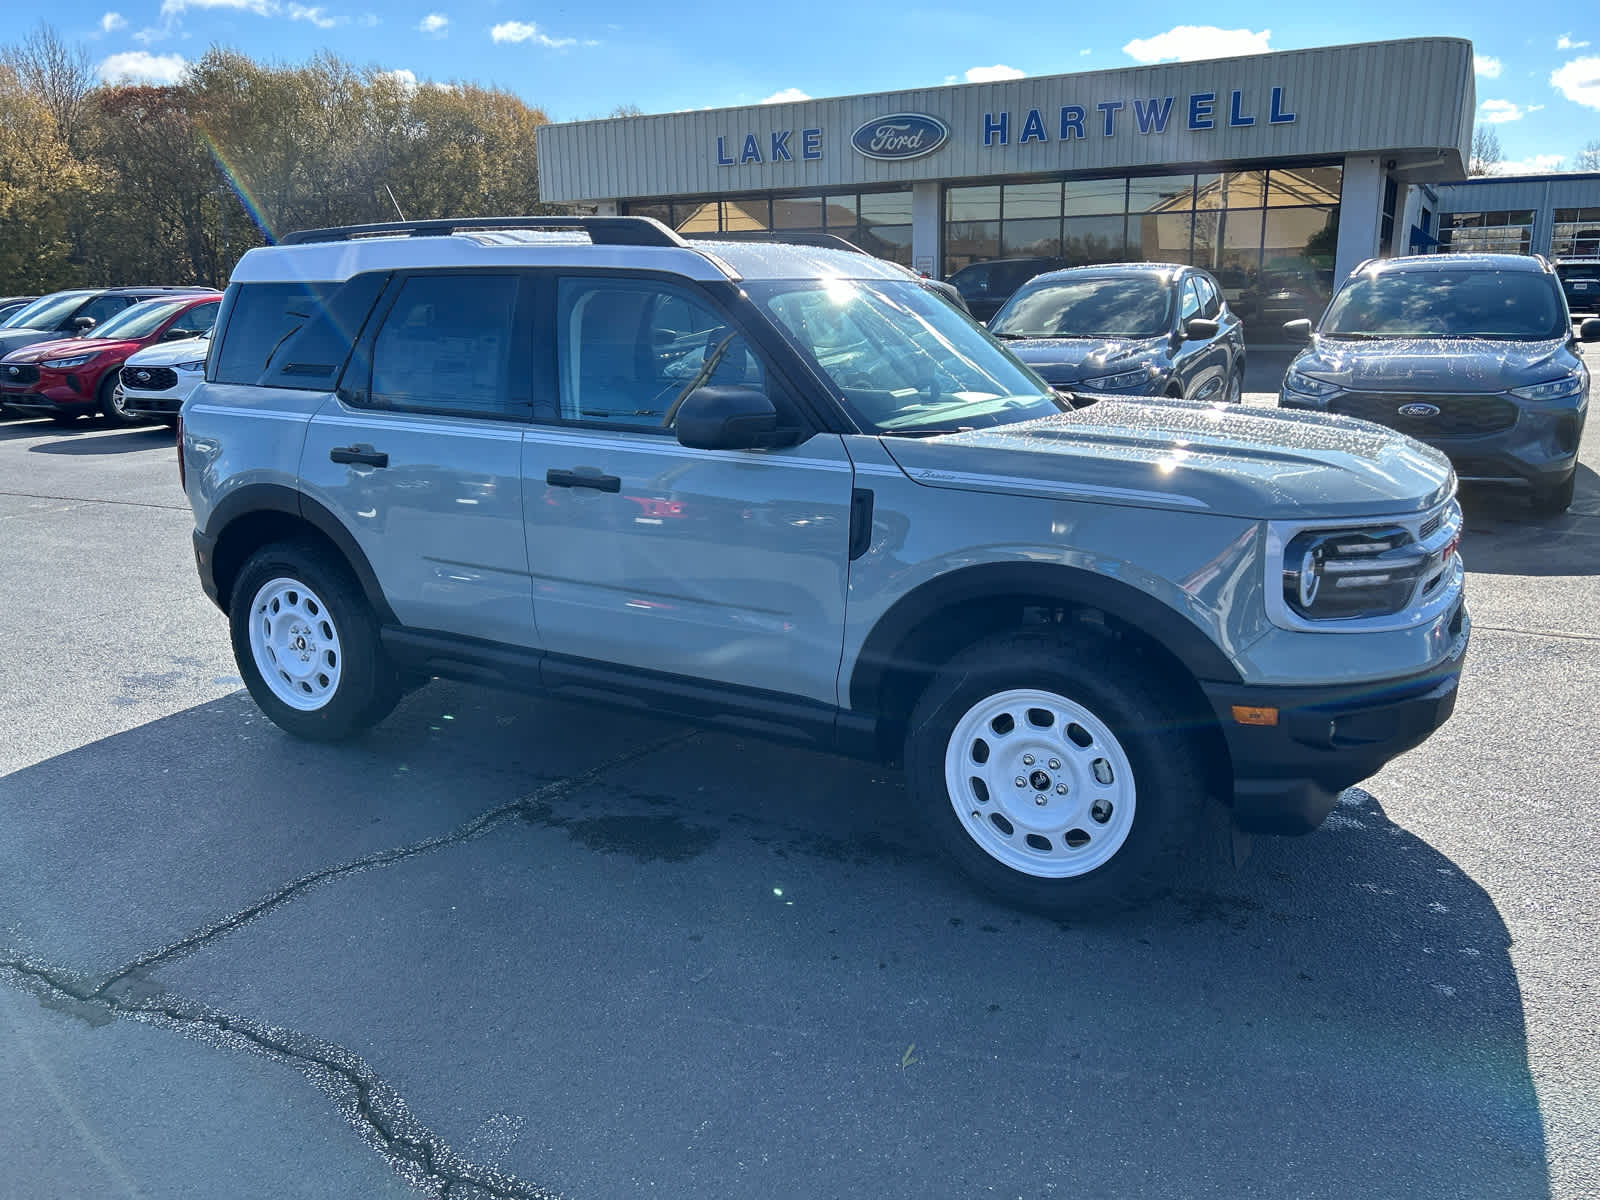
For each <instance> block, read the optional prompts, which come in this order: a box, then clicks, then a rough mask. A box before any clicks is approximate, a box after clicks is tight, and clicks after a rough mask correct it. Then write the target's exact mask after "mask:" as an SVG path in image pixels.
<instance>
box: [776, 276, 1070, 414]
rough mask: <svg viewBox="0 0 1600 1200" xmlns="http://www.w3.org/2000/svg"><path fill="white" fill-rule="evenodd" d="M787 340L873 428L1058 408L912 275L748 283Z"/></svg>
mask: <svg viewBox="0 0 1600 1200" xmlns="http://www.w3.org/2000/svg"><path fill="white" fill-rule="evenodd" d="M746 286H747V289H748V291H749V292H750V294H751V295H752V296H753V297H754V298H755V300H756V302H757V303H758V304H760V305H761V306H762V307H763V308H765V310H766V311H767V312H768V313H770V314H771V315H772V316H773V318H775V320H776V322H777V324H778V326H779V327H780V328H781V329H782V330H783V332H784V333H785V334H786V336H787V337H788V339H789V341H790V342H791V343H793V344H794V345H795V346H797V347H798V348H799V349H800V350H801V351H802V352H803V353H804V354H805V355H807V356H808V357H809V358H810V359H811V360H812V361H813V362H815V364H816V365H817V367H818V368H819V369H820V370H821V371H822V373H823V374H824V375H825V376H827V378H828V379H829V380H830V381H831V382H832V383H833V385H834V387H835V388H837V389H838V392H839V395H840V397H841V398H842V399H843V401H844V404H845V406H846V407H847V408H848V409H849V410H850V413H851V415H852V416H853V417H854V418H855V419H856V421H857V423H858V424H860V425H861V427H862V428H863V429H866V430H869V431H871V432H875V433H894V434H901V433H904V434H919V433H921V434H927V433H936V432H945V431H950V430H956V429H977V428H982V427H985V426H992V425H1009V424H1012V423H1013V422H1017V421H1030V420H1033V419H1035V418H1037V417H1047V416H1052V415H1054V414H1056V413H1059V412H1062V411H1064V409H1065V405H1064V404H1063V403H1062V402H1061V401H1060V400H1059V399H1057V397H1056V395H1055V393H1054V392H1052V391H1051V390H1050V386H1049V385H1048V384H1047V383H1045V382H1044V381H1043V380H1042V379H1040V378H1039V377H1038V376H1037V375H1035V374H1034V373H1033V372H1032V371H1031V370H1029V369H1028V368H1027V367H1025V366H1023V365H1022V364H1021V363H1019V362H1018V361H1017V360H1016V359H1015V358H1013V357H1012V356H1011V355H1010V354H1009V353H1008V352H1007V351H1006V350H1005V349H1004V347H1002V346H1000V345H999V344H998V343H996V342H995V341H994V340H993V339H992V338H990V337H989V336H988V335H987V334H986V333H985V332H984V330H983V327H982V326H980V325H978V324H977V323H976V322H974V321H973V320H972V318H971V317H969V316H967V315H966V314H965V313H962V312H958V311H957V310H956V309H955V308H953V307H952V306H951V305H949V304H947V303H946V302H945V301H943V300H941V299H940V298H939V297H937V296H935V295H933V294H932V293H930V292H928V291H926V290H925V289H923V288H922V287H920V286H919V285H918V284H917V283H915V282H914V281H912V280H909V279H907V280H904V281H899V280H881V279H859V280H856V279H827V280H805V281H801V282H794V281H785V282H776V283H765V284H758V283H751V284H747V285H746Z"/></svg>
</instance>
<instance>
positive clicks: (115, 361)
mask: <svg viewBox="0 0 1600 1200" xmlns="http://www.w3.org/2000/svg"><path fill="white" fill-rule="evenodd" d="M221 304H222V296H221V295H220V294H219V293H217V292H201V293H198V294H194V295H186V296H174V297H170V298H163V299H160V300H146V301H144V302H143V303H141V304H135V305H133V307H131V308H127V309H124V310H123V311H122V312H120V313H118V314H117V315H116V316H114V317H112V318H111V319H110V320H108V321H106V322H105V323H104V324H102V325H98V326H96V327H95V329H94V331H93V332H91V333H89V334H86V335H85V336H83V337H75V338H62V339H60V340H59V341H52V342H35V343H33V344H32V345H31V346H24V347H22V348H21V349H20V350H13V351H12V352H11V353H10V354H8V355H6V356H5V357H4V358H3V359H0V404H3V406H4V408H5V409H6V411H7V412H15V413H21V414H24V415H28V416H45V417H49V418H50V419H51V420H53V421H55V422H56V423H57V424H60V425H68V424H71V423H72V422H73V421H76V420H77V419H78V418H79V417H84V416H91V415H93V414H94V413H95V412H97V411H98V412H101V413H103V414H104V415H105V417H106V419H107V420H108V421H111V422H113V423H114V424H118V425H134V424H137V423H138V421H139V418H137V417H131V416H129V415H127V414H126V413H124V412H123V411H122V406H121V399H122V390H121V388H120V386H119V385H118V379H117V375H118V372H119V371H120V370H121V369H122V364H123V363H124V362H125V361H126V360H127V358H128V356H129V355H130V354H133V353H134V352H135V351H138V350H143V349H144V348H145V347H146V346H153V345H155V344H157V343H158V342H171V341H177V340H179V339H181V338H199V337H200V335H201V334H204V333H206V332H207V331H208V330H209V329H210V328H211V326H212V324H213V323H214V322H215V321H216V319H217V309H218V308H219V307H220V306H221ZM196 346H197V347H201V343H199V342H196ZM196 352H197V353H198V354H200V355H201V356H202V357H203V356H204V349H203V347H201V348H200V349H197V351H196Z"/></svg>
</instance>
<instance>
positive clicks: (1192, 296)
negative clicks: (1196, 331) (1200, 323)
mask: <svg viewBox="0 0 1600 1200" xmlns="http://www.w3.org/2000/svg"><path fill="white" fill-rule="evenodd" d="M1182 303H1183V307H1182V309H1181V310H1180V311H1179V313H1178V327H1179V328H1180V329H1181V328H1182V327H1183V326H1184V325H1187V324H1188V323H1189V319H1190V318H1191V317H1198V316H1199V315H1200V293H1199V292H1197V291H1196V290H1195V286H1194V276H1192V275H1191V276H1190V277H1189V278H1188V279H1186V280H1184V281H1183V298H1182Z"/></svg>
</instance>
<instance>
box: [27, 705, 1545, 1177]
mask: <svg viewBox="0 0 1600 1200" xmlns="http://www.w3.org/2000/svg"><path fill="white" fill-rule="evenodd" d="M0 810H3V811H4V813H5V821H4V823H3V827H0V943H5V944H3V945H0V958H10V959H12V960H15V959H16V958H17V956H18V952H19V951H20V952H21V953H22V954H23V955H25V956H26V957H27V958H28V960H29V961H30V962H31V963H33V964H35V965H39V964H44V965H46V966H48V967H49V969H50V970H52V971H55V972H56V973H57V974H58V975H59V976H60V977H61V978H63V979H73V980H78V981H80V986H81V988H83V989H85V990H92V988H93V987H94V986H95V984H96V981H99V982H104V980H105V979H107V978H108V973H110V974H115V973H116V972H115V970H114V968H116V967H117V966H118V964H124V965H125V964H129V963H137V964H139V965H138V967H137V969H135V970H131V971H128V970H124V971H123V973H122V974H121V975H120V976H119V982H118V984H117V985H116V986H115V987H112V988H110V989H108V990H107V991H106V992H104V993H102V994H103V995H108V996H112V997H116V996H120V995H125V994H136V995H142V996H152V995H156V996H162V997H165V998H166V1001H165V1002H168V1003H175V1002H176V1001H175V1000H174V999H173V998H178V999H181V1000H182V1002H183V1003H185V1004H190V1005H200V1006H206V1008H207V1011H215V1012H226V1013H231V1014H235V1015H237V1016H238V1017H240V1018H242V1019H245V1020H248V1021H254V1022H258V1023H263V1024H265V1025H268V1026H271V1027H273V1028H276V1029H289V1030H293V1031H296V1033H297V1035H301V1036H304V1037H305V1038H308V1039H314V1040H315V1041H316V1044H318V1045H324V1046H330V1047H335V1048H342V1052H344V1053H346V1054H348V1055H352V1056H359V1059H360V1060H361V1062H362V1063H364V1064H365V1067H366V1069H369V1070H370V1071H371V1072H372V1073H373V1074H374V1076H375V1078H377V1079H379V1080H381V1081H382V1083H383V1085H384V1086H385V1087H387V1088H390V1089H393V1092H394V1094H396V1095H398V1096H399V1097H401V1098H403V1101H404V1106H405V1108H406V1110H407V1111H408V1112H409V1114H411V1119H414V1120H416V1121H419V1122H421V1123H422V1124H423V1125H425V1126H427V1128H428V1129H429V1130H431V1136H434V1137H436V1138H437V1139H438V1142H439V1146H438V1147H435V1151H439V1148H440V1147H449V1148H450V1149H451V1150H452V1151H453V1152H454V1154H456V1155H458V1156H460V1157H462V1158H464V1159H466V1160H469V1161H474V1162H482V1163H489V1162H491V1160H492V1165H493V1166H494V1167H495V1168H497V1169H498V1170H499V1171H500V1172H502V1173H504V1174H505V1175H507V1176H514V1177H515V1179H516V1180H520V1181H523V1182H524V1183H526V1184H527V1185H530V1189H529V1190H528V1191H527V1192H526V1193H519V1192H514V1191H513V1192H507V1193H505V1194H508V1195H518V1194H532V1191H531V1188H532V1187H533V1186H542V1187H547V1188H551V1189H554V1190H556V1191H558V1192H560V1193H561V1194H563V1195H565V1196H569V1197H573V1198H575V1200H576V1198H586V1197H596V1198H600V1197H604V1198H606V1200H612V1198H615V1197H625V1196H635V1195H643V1194H645V1193H647V1192H648V1193H651V1194H659V1195H677V1196H690V1195H692V1196H695V1197H697V1198H703V1197H724V1196H726V1197H747V1196H756V1195H759V1196H763V1197H790V1196H793V1197H807V1198H812V1197H816V1196H819V1195H823V1196H851V1195H871V1196H875V1197H890V1196H906V1197H925V1196H930V1195H941V1196H971V1195H978V1194H988V1193H990V1192H991V1191H992V1192H993V1193H994V1194H997V1195H1027V1196H1045V1195H1062V1196H1069V1195H1096V1196H1140V1197H1165V1196H1172V1197H1180V1196H1181V1197H1196V1196H1217V1197H1228V1198H1230V1200H1231V1198H1233V1197H1238V1196H1247V1195H1265V1196H1283V1197H1289V1196H1293V1197H1296V1198H1305V1197H1328V1198H1329V1200H1334V1198H1337V1200H1346V1198H1348V1197H1353V1196H1360V1197H1363V1198H1368V1197H1389V1196H1394V1197H1400V1196H1407V1197H1410V1196H1421V1195H1438V1196H1495V1197H1501V1198H1511V1200H1538V1198H1541V1197H1546V1196H1548V1195H1549V1186H1548V1181H1547V1175H1546V1167H1545V1143H1544V1130H1543V1123H1542V1120H1541V1116H1540V1111H1539V1107H1538V1102H1537V1098H1536V1096H1535V1092H1534V1087H1533V1083H1532V1080H1531V1076H1530V1073H1529V1067H1528V1062H1527V1058H1526V1042H1525V1034H1524V1018H1523V1007H1522V1000H1521V994H1520V991H1519V987H1518V982H1517V977H1516V973H1515V971H1514V969H1513V967H1512V964H1511V961H1510V959H1509V956H1508V935H1507V930H1506V927H1505V925H1504V923H1503V922H1502V920H1501V917H1500V915H1499V913H1498V912H1497V911H1496V909H1495V906H1494V904H1493V903H1492V902H1491V900H1490V898H1489V897H1488V895H1487V894H1486V893H1485V892H1484V890H1483V889H1482V888H1480V887H1479V886H1478V885H1477V884H1476V883H1475V882H1474V881H1473V880H1471V879H1469V878H1467V877H1466V876H1465V874H1464V873H1463V872H1462V871H1461V870H1460V869H1459V868H1458V867H1457V866H1456V865H1455V864H1453V863H1452V862H1451V861H1450V860H1449V859H1448V858H1446V857H1445V856H1444V855H1442V854H1440V853H1439V852H1438V851H1436V850H1435V849H1433V848H1432V847H1431V846H1429V845H1428V844H1427V843H1425V842H1423V841H1422V840H1420V839H1418V838H1417V837H1415V836H1413V835H1412V834H1410V833H1408V832H1407V831H1406V830H1405V829H1403V828H1401V827H1399V826H1397V825H1395V824H1393V823H1392V822H1391V821H1390V820H1389V819H1388V818H1387V817H1386V816H1385V814H1384V812H1383V809H1382V807H1381V805H1380V803H1379V802H1378V800H1377V799H1375V798H1373V797H1372V796H1370V795H1368V794H1366V793H1364V792H1360V791H1354V790H1353V791H1351V792H1348V793H1346V795H1345V797H1344V798H1343V802H1342V803H1341V806H1340V808H1339V809H1338V810H1337V811H1336V812H1335V813H1334V814H1333V816H1332V817H1331V818H1330V820H1329V822H1328V824H1327V826H1326V827H1325V828H1324V830H1322V831H1320V832H1318V833H1317V834H1314V835H1312V836H1311V837H1308V838H1304V839H1298V840H1293V841H1274V840H1261V841H1258V842H1257V844H1256V851H1255V854H1254V855H1253V857H1252V858H1251V859H1250V860H1249V861H1248V862H1246V863H1245V865H1244V866H1243V867H1242V868H1241V869H1239V870H1238V871H1234V870H1232V869H1231V868H1225V867H1222V866H1220V865H1215V866H1213V865H1205V864H1200V863H1197V864H1196V865H1194V866H1193V867H1192V868H1191V869H1189V870H1187V871H1186V872H1185V874H1184V876H1183V878H1182V879H1180V880H1179V881H1178V884H1177V886H1176V887H1175V889H1174V890H1173V891H1172V893H1171V894H1170V895H1168V896H1166V897H1164V898H1163V899H1161V900H1159V901H1158V902H1156V903H1155V904H1153V905H1152V906H1150V907H1148V908H1145V909H1142V910H1138V911H1134V912H1131V913H1127V914H1124V915H1122V916H1118V917H1113V918H1102V919H1095V920H1073V921H1055V920H1048V919H1044V918H1041V917H1037V916H1031V915H1027V914H1021V913H1017V912H1014V911H1011V910H1008V909H1005V908H1001V907H998V906H996V905H993V904H991V903H989V902H987V901H985V900H984V899H982V898H981V897H978V896H975V895H974V894H973V893H972V892H971V891H970V890H968V889H967V887H966V886H965V885H964V884H963V883H962V882H960V881H959V880H957V879H955V878H954V877H953V876H952V875H951V874H950V872H949V871H948V870H947V868H946V867H945V865H944V863H943V861H942V860H941V859H940V858H939V857H938V856H937V855H935V854H934V853H932V852H931V850H930V849H929V848H928V846H927V845H926V843H925V841H924V839H923V838H922V837H921V836H920V834H919V832H918V830H917V828H916V825H915V822H914V821H913V820H912V818H911V815H910V812H909V807H908V804H907V802H906V798H905V794H904V791H903V788H902V786H901V784H900V782H899V778H898V776H897V775H896V774H895V773H893V772H890V771H887V770H884V769H880V768H873V767H868V766H863V765H861V764H857V763H852V762H847V761H845V760H841V759H836V758H833V757H830V756H824V755H817V754H809V753H805V752H801V751H795V750H788V749H783V748H775V747H772V746H768V745H765V744H761V743H756V742H749V741H742V740H740V739H737V738H734V737H731V736H727V735H722V734H709V733H702V734H694V733H691V732H688V731H685V730H682V729H681V728H678V727H674V726H670V725H665V724H661V723H656V722H651V721H644V720H641V719H638V718H635V717H629V716H617V715H615V714H611V713H608V712H603V711H600V710H588V709H584V708H579V707H575V706H570V705H554V704H549V703H546V702H543V701H540V700H536V699H527V698H521V697H515V696H503V695H498V694H494V693H488V692H483V691H476V690H469V689H460V688H456V687H454V686H452V685H445V684H439V683H435V684H433V685H431V686H430V687H429V688H426V689H424V690H423V691H421V692H419V693H417V694H416V695H414V696H412V697H410V698H409V699H408V701H407V702H406V703H405V705H403V706H402V708H401V710H400V711H399V712H398V713H397V714H396V715H395V716H394V717H392V718H390V720H389V721H387V722H385V723H384V724H383V725H382V726H380V727H379V728H378V729H377V730H375V731H374V732H373V733H372V734H370V735H369V736H368V737H367V738H365V739H364V740H362V741H361V742H358V743H355V744H352V745H349V746H345V747H326V746H314V745H308V744H305V743H299V742H295V741H292V740H290V739H289V738H287V737H286V736H284V735H282V734H281V733H279V732H278V731H277V730H275V729H274V728H272V727H271V726H269V725H267V723H266V722H265V721H264V720H263V719H262V718H260V717H259V715H257V714H255V713H254V710H253V708H252V707H251V706H250V703H249V701H248V698H247V697H245V696H244V695H243V694H242V693H235V694H233V695H231V696H228V697H226V698H224V699H221V700H218V701H215V702H213V703H210V704H206V705H203V706H200V707H197V708H193V709H190V710H187V711H185V712H180V713H178V714H176V715H174V716H171V717H168V718H165V719H163V720H158V721H154V722H151V723H149V724H146V725H144V726H141V727H138V728H135V729H132V730H130V731H128V732H126V733H122V734H118V735H115V736H112V737H108V738H105V739H103V740H101V741H98V742H95V743H92V744H90V745H87V746H84V747H82V748H81V749H78V750H75V751H72V752H69V753H67V754H63V755H60V756H58V757H56V758H54V759H50V760H47V761H45V762H42V763H39V764H37V765H35V766H31V767H27V768H25V769H22V770H19V771H17V772H15V773H13V774H12V775H10V776H9V777H6V778H4V779H0ZM485 813H499V814H500V815H499V816H496V817H494V819H492V820H489V821H482V820H479V821H478V823H477V824H476V825H475V824H474V820H475V819H477V818H480V817H481V814H485ZM408 848H409V849H408ZM339 864H346V865H349V866H350V869H349V870H338V871H334V872H332V873H326V872H328V869H329V868H332V867H336V866H338V865H339ZM318 872H324V874H321V875H318ZM296 881H299V882H296ZM272 897H277V899H273V900H272V901H271V903H268V904H266V905H265V906H264V907H263V908H261V910H260V912H259V914H258V915H256V916H255V917H254V919H251V920H248V921H244V920H240V921H238V922H237V923H236V924H234V923H230V921H231V919H232V918H236V917H237V916H238V915H239V914H240V913H241V912H242V911H244V910H246V909H249V908H250V907H251V906H252V905H256V904H260V903H261V902H262V901H263V898H272ZM186 937H189V938H191V940H190V941H189V942H188V943H186V944H184V945H182V946H179V947H178V948H177V949H173V947H174V946H175V945H177V944H178V943H181V942H182V941H183V939H185V938H186ZM134 985H137V986H136V987H134ZM129 989H131V990H129ZM61 1007H62V1010H63V1011H66V1012H69V1013H70V1012H72V1011H73V1010H72V1005H71V1004H69V1003H65V1002H63V1003H62V1004H61ZM79 1015H85V1016H87V1015H88V1014H87V1013H80V1014H79ZM83 1036H85V1037H89V1036H92V1030H91V1028H90V1027H89V1024H87V1023H86V1024H85V1026H84V1030H83ZM180 1036H182V1035H181V1034H179V1033H177V1032H174V1033H172V1037H174V1038H178V1037H180ZM217 1054H218V1068H217V1069H218V1070H219V1071H223V1070H227V1069H228V1068H227V1063H228V1061H229V1055H230V1052H229V1051H226V1050H221V1049H219V1050H218V1051H217ZM285 1070H286V1071H288V1070H289V1068H288V1067H287V1066H286V1067H285ZM286 1086H287V1085H286ZM379 1090H380V1091H381V1090H382V1089H379ZM302 1102H303V1104H304V1105H307V1106H317V1105H322V1106H325V1107H327V1109H328V1127H329V1130H330V1133H329V1136H330V1137H333V1136H339V1132H338V1131H339V1130H340V1129H341V1128H342V1126H341V1125H340V1122H339V1117H338V1115H337V1114H336V1113H335V1112H334V1105H333V1104H332V1103H330V1101H329V1100H328V1099H327V1098H326V1097H325V1096H324V1095H323V1094H322V1093H321V1092H319V1091H317V1090H316V1089H314V1088H312V1087H309V1086H306V1087H304V1089H303V1096H302ZM140 1121H143V1122H145V1125H144V1126H143V1127H141V1128H139V1129H121V1128H118V1129H116V1130H111V1131H107V1130H103V1129H102V1130H100V1131H99V1135H100V1136H102V1137H110V1138H112V1140H113V1141H114V1140H115V1139H117V1138H132V1137H139V1136H145V1137H161V1136H179V1137H188V1136H192V1134H191V1133H190V1132H188V1131H183V1132H182V1133H177V1134H174V1131H170V1130H168V1131H163V1130H161V1129H160V1120H159V1115H157V1116H154V1117H150V1118H149V1119H148V1120H147V1119H146V1117H145V1116H144V1115H143V1114H141V1117H140ZM131 1124H132V1125H138V1124H139V1122H133V1123H131ZM258 1133H259V1134H261V1135H262V1136H269V1135H267V1134H266V1133H265V1132H264V1131H260V1130H254V1131H253V1132H252V1134H251V1136H257V1134H258ZM74 1136H75V1135H73V1134H72V1133H70V1132H69V1131H68V1130H66V1129H63V1131H62V1133H61V1138H62V1142H63V1145H64V1146H66V1145H67V1144H68V1143H70V1142H72V1141H73V1138H74ZM205 1136H211V1135H209V1134H208V1135H205ZM217 1136H221V1135H217ZM72 1151H73V1152H81V1151H80V1150H79V1149H78V1148H77V1147H73V1148H72ZM63 1152H64V1153H66V1152H67V1151H65V1150H64V1151H63ZM486 1169H487V1168H486Z"/></svg>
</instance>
